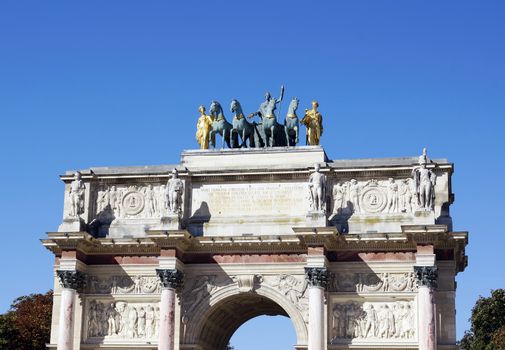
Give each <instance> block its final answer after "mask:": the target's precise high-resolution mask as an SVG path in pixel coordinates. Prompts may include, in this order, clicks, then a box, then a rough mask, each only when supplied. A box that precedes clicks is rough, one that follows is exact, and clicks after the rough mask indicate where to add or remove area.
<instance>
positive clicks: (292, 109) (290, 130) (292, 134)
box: [284, 97, 300, 146]
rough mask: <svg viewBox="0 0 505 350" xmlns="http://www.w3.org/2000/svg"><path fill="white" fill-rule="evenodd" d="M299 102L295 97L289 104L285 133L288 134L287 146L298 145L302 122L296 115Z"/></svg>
mask: <svg viewBox="0 0 505 350" xmlns="http://www.w3.org/2000/svg"><path fill="white" fill-rule="evenodd" d="M299 102H300V100H298V99H297V98H296V97H293V99H292V100H291V102H290V103H289V107H288V113H287V114H286V119H285V120H284V132H285V133H286V145H287V146H296V144H297V143H298V133H299V130H300V121H299V120H298V116H297V115H296V110H297V109H298V103H299Z"/></svg>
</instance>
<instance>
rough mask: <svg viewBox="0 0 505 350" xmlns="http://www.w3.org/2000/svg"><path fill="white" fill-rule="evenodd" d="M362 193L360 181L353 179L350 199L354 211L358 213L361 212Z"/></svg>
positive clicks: (350, 187)
mask: <svg viewBox="0 0 505 350" xmlns="http://www.w3.org/2000/svg"><path fill="white" fill-rule="evenodd" d="M360 194H361V186H360V185H359V184H358V181H356V179H352V180H351V181H350V183H349V200H350V201H351V203H352V204H353V206H354V212H355V213H357V214H359V213H360V212H361V209H360V199H359V196H360Z"/></svg>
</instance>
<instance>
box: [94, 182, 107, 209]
mask: <svg viewBox="0 0 505 350" xmlns="http://www.w3.org/2000/svg"><path fill="white" fill-rule="evenodd" d="M96 197H97V200H96V211H97V213H100V212H102V211H103V210H104V209H105V208H106V207H107V205H108V204H109V190H108V189H107V188H103V187H102V188H101V189H100V190H99V191H98V193H97V196H96Z"/></svg>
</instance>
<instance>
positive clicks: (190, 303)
mask: <svg viewBox="0 0 505 350" xmlns="http://www.w3.org/2000/svg"><path fill="white" fill-rule="evenodd" d="M192 280H193V283H189V284H188V285H185V286H184V290H183V292H182V314H183V317H182V321H183V322H184V323H186V322H187V321H188V320H189V319H190V315H191V314H192V313H193V311H194V310H195V309H196V307H197V306H198V305H199V304H200V303H201V302H202V301H203V300H205V299H207V298H208V297H209V296H211V295H212V294H213V293H215V292H216V291H217V290H218V289H219V288H221V287H224V286H227V285H230V284H232V283H233V278H232V277H228V276H217V275H202V276H195V277H194V278H193V279H192Z"/></svg>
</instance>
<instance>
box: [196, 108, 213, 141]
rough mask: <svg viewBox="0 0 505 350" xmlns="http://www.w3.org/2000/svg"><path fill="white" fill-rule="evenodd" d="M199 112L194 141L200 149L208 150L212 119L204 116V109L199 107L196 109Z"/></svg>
mask: <svg viewBox="0 0 505 350" xmlns="http://www.w3.org/2000/svg"><path fill="white" fill-rule="evenodd" d="M198 111H199V112H200V118H198V122H197V123H196V140H197V141H198V143H199V144H200V148H201V149H208V148H209V133H210V129H211V128H212V122H213V120H212V117H211V116H209V115H206V114H205V107H204V106H200V107H199V108H198Z"/></svg>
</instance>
